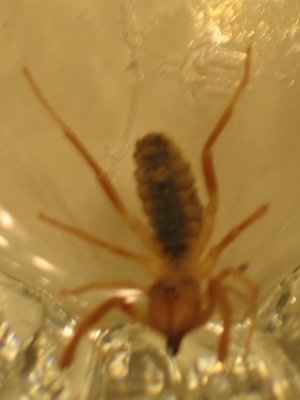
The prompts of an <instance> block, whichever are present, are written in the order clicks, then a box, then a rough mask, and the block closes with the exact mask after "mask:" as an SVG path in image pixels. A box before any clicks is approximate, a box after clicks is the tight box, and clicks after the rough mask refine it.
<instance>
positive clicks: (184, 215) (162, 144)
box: [134, 133, 202, 261]
mask: <svg viewBox="0 0 300 400" xmlns="http://www.w3.org/2000/svg"><path fill="white" fill-rule="evenodd" d="M134 158H135V161H136V164H137V168H136V171H135V175H136V179H137V186H138V193H139V196H140V198H141V200H142V203H143V208H144V211H145V213H146V215H147V216H148V219H149V222H150V225H151V227H152V229H153V235H154V238H155V240H156V241H157V243H158V244H159V245H160V247H161V250H162V252H163V254H165V255H166V256H167V257H168V258H169V259H171V260H174V261H176V260H179V259H180V258H182V257H184V256H185V255H186V254H187V253H188V251H189V250H190V248H191V243H192V242H193V240H194V239H195V238H196V237H197V236H198V233H199V231H200V229H201V221H202V206H201V203H200V200H199V199H198V196H197V192H196V189H195V180H194V177H193V175H192V173H191V169H190V166H189V163H188V162H187V161H185V160H184V159H183V157H182V154H181V152H180V150H179V149H178V148H177V147H176V145H175V144H174V143H173V141H172V140H171V139H170V138H169V137H167V136H166V135H164V134H162V133H149V134H147V135H146V136H144V137H143V138H142V139H140V140H138V141H137V144H136V150H135V153H134Z"/></svg>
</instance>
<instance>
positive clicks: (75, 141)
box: [23, 67, 160, 256]
mask: <svg viewBox="0 0 300 400" xmlns="http://www.w3.org/2000/svg"><path fill="white" fill-rule="evenodd" d="M23 73H24V75H25V78H26V79H27V81H28V83H29V85H30V87H31V89H32V91H33V92H34V94H35V96H36V98H37V99H38V101H39V102H40V104H41V105H42V106H43V108H44V109H45V110H46V111H47V113H48V114H49V115H50V116H51V118H52V119H53V120H54V121H55V122H56V124H57V125H58V126H59V128H60V129H61V130H62V131H63V133H64V135H65V137H66V138H67V139H68V140H69V141H70V142H71V143H72V145H73V146H74V147H75V149H76V150H77V151H78V152H79V154H80V155H81V156H82V158H83V159H84V160H85V161H86V163H87V164H88V166H89V167H90V168H91V170H92V171H93V172H94V174H95V177H96V179H97V181H98V183H99V184H100V186H101V188H102V189H103V191H104V192H105V193H106V195H107V197H108V199H109V200H110V201H111V203H112V204H113V206H114V207H115V208H116V210H117V211H118V212H119V214H120V215H121V217H122V218H123V220H124V221H125V222H126V224H127V225H128V226H129V227H130V228H131V229H132V230H133V232H134V233H135V234H136V235H137V236H138V238H139V239H140V240H141V241H142V242H143V243H144V245H145V246H146V247H147V248H148V249H149V250H150V251H152V252H154V253H155V254H156V255H158V256H159V255H160V252H159V250H158V248H157V246H156V244H155V242H154V241H153V240H152V238H151V235H150V234H149V231H148V229H147V227H146V226H145V225H144V224H143V223H142V222H141V221H139V220H138V219H137V218H135V217H134V216H133V215H131V214H130V213H129V211H128V210H127V208H126V206H125V204H124V203H123V201H122V199H121V197H120V195H119V194H118V193H117V191H116V189H115V187H114V186H113V184H112V182H111V181H110V179H109V177H108V175H107V174H106V173H105V171H104V170H103V169H102V168H101V166H100V165H99V164H98V163H97V162H96V160H95V159H94V158H93V157H92V155H91V154H90V153H89V151H88V150H87V148H86V147H85V146H84V145H83V143H81V141H80V140H79V138H78V136H77V135H76V134H75V132H74V131H73V130H72V129H71V128H70V127H69V126H68V125H67V124H66V122H65V121H64V120H63V119H62V117H61V116H60V115H59V114H58V113H57V112H56V111H55V109H54V108H53V107H52V105H51V104H50V103H49V101H48V100H47V98H46V96H45V95H44V94H43V92H42V91H41V89H40V88H39V86H38V85H37V83H36V82H35V80H34V79H33V77H32V74H31V72H30V70H29V69H28V68H27V67H24V68H23Z"/></svg>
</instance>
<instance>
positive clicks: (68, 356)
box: [60, 297, 147, 369]
mask: <svg viewBox="0 0 300 400" xmlns="http://www.w3.org/2000/svg"><path fill="white" fill-rule="evenodd" d="M116 308H117V309H120V310H122V311H123V312H125V313H126V314H128V315H129V316H130V317H131V318H132V319H134V320H135V321H138V322H141V323H142V324H147V315H146V314H145V313H144V312H142V311H140V310H138V309H137V308H136V307H135V306H134V305H132V304H128V303H126V301H125V299H123V298H120V297H113V298H112V299H110V300H108V301H106V302H105V303H103V304H101V305H100V306H98V307H96V308H95V309H94V310H93V311H91V312H90V313H89V314H88V315H87V316H86V317H85V318H84V319H83V320H81V321H80V322H79V323H78V325H77V326H76V330H75V333H74V336H73V337H72V339H71V341H70V342H69V344H68V346H67V348H66V349H65V351H64V353H63V355H62V358H61V361H60V368H61V369H64V368H67V367H68V366H69V365H70V364H71V363H72V361H73V358H74V354H75V351H76V349H77V346H78V344H79V342H80V340H81V339H82V337H83V336H84V335H85V334H86V333H87V332H88V331H89V330H90V329H91V328H92V326H94V325H95V324H96V323H97V322H98V321H99V320H100V319H101V318H103V317H104V316H105V315H106V314H107V313H108V312H110V311H112V310H113V309H116Z"/></svg>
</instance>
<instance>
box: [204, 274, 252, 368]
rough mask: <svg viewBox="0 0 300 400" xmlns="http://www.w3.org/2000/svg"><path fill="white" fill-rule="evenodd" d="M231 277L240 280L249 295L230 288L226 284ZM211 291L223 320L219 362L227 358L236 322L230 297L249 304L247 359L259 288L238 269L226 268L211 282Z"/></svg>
mask: <svg viewBox="0 0 300 400" xmlns="http://www.w3.org/2000/svg"><path fill="white" fill-rule="evenodd" d="M229 277H234V278H236V280H238V281H239V282H240V283H241V284H242V285H243V287H244V288H245V289H246V290H247V291H248V294H244V292H243V291H241V290H239V289H236V288H234V287H231V286H229V285H228V284H227V283H226V280H227V278H229ZM210 290H211V296H212V297H213V298H214V299H215V302H216V307H217V308H219V311H220V314H221V317H222V320H223V332H222V334H221V337H220V341H219V347H218V359H219V361H224V360H225V359H226V357H227V354H228V349H229V344H230V329H231V326H232V324H233V322H234V321H233V306H232V301H231V299H230V295H231V294H233V295H235V296H237V297H238V298H239V299H241V300H242V301H244V302H245V303H248V304H247V305H248V307H247V310H246V313H245V316H247V317H249V318H250V319H251V325H250V327H249V331H248V335H247V339H246V343H245V351H244V359H246V357H247V355H248V353H249V348H250V342H251V337H252V334H253V331H254V326H255V325H254V323H255V314H256V310H257V297H258V286H257V285H256V284H255V283H253V282H252V281H251V280H250V279H248V278H247V277H246V276H244V275H243V273H242V272H240V271H239V270H238V269H236V268H232V267H230V268H225V269H224V270H223V271H222V272H221V273H220V274H219V275H218V276H216V277H214V278H212V279H211V280H210Z"/></svg>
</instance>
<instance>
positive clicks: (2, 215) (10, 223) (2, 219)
mask: <svg viewBox="0 0 300 400" xmlns="http://www.w3.org/2000/svg"><path fill="white" fill-rule="evenodd" d="M0 224H1V225H2V226H3V227H4V228H6V229H12V228H13V227H14V225H15V221H14V219H13V217H12V216H11V214H9V213H8V212H7V211H6V210H4V209H0Z"/></svg>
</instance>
